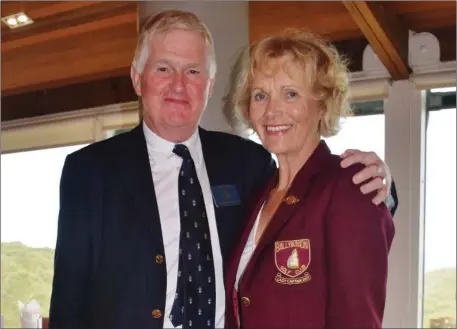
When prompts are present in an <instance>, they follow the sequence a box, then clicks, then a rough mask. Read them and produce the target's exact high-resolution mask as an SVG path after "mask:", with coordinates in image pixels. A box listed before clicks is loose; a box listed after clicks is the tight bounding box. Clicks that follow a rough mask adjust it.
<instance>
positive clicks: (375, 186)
mask: <svg viewBox="0 0 457 329" xmlns="http://www.w3.org/2000/svg"><path fill="white" fill-rule="evenodd" d="M382 188H384V183H383V181H382V178H380V177H376V178H375V179H372V180H370V181H369V182H368V183H366V184H363V185H362V186H361V187H360V191H362V193H363V194H368V193H371V192H375V191H378V190H381V189H382Z"/></svg>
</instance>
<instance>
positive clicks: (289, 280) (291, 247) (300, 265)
mask: <svg viewBox="0 0 457 329" xmlns="http://www.w3.org/2000/svg"><path fill="white" fill-rule="evenodd" d="M310 262H311V243H310V241H309V239H301V240H287V241H277V242H275V263H276V268H277V269H278V270H279V273H277V274H276V277H275V281H276V282H277V283H281V284H289V285H290V284H300V283H304V282H307V281H309V280H311V275H310V274H309V273H308V272H306V270H307V269H308V267H309V264H310Z"/></svg>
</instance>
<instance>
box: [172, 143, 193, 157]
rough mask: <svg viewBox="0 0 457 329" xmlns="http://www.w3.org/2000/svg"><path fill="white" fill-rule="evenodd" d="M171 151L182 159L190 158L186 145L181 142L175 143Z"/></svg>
mask: <svg viewBox="0 0 457 329" xmlns="http://www.w3.org/2000/svg"><path fill="white" fill-rule="evenodd" d="M173 153H174V154H176V155H179V156H180V157H181V158H183V159H189V158H190V153H189V149H188V148H187V146H186V145H183V144H176V145H175V147H174V149H173Z"/></svg>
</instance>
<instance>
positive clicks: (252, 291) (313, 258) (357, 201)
mask: <svg viewBox="0 0 457 329" xmlns="http://www.w3.org/2000/svg"><path fill="white" fill-rule="evenodd" d="M340 161H341V159H340V157H338V156H335V155H332V154H331V153H330V150H329V149H328V148H327V146H326V144H325V143H324V142H321V144H320V145H319V146H318V148H317V149H316V150H315V151H314V153H313V154H312V156H311V157H310V158H309V160H308V161H307V162H306V164H305V165H304V166H303V168H302V169H301V170H300V171H299V172H298V174H297V176H296V178H295V180H294V182H293V184H292V186H291V187H290V190H289V192H288V194H287V195H288V196H294V197H296V198H297V199H298V202H296V203H293V202H290V204H287V203H286V202H285V203H282V205H281V206H280V208H279V209H278V211H277V212H276V214H275V215H274V216H273V218H272V219H271V221H270V224H269V225H268V226H267V229H266V231H265V233H264V234H263V236H262V237H261V240H260V242H259V244H258V245H257V247H256V249H255V251H254V254H253V255H252V258H251V260H250V262H249V264H248V266H247V267H246V269H245V271H244V274H243V275H242V277H241V279H240V281H239V291H238V292H239V294H238V295H237V294H236V290H235V289H234V283H235V278H236V273H237V270H238V264H239V260H240V257H241V254H242V252H243V250H244V247H245V244H246V241H247V239H248V237H249V234H250V232H251V229H252V227H253V225H254V222H255V220H256V217H257V215H258V212H259V210H260V207H261V205H262V204H263V202H264V200H265V199H266V198H267V196H268V193H269V191H270V190H271V189H272V188H273V187H274V186H276V181H277V178H276V177H273V178H272V179H271V182H270V184H269V186H268V188H267V189H266V190H265V191H264V193H263V195H261V197H260V198H259V199H258V200H257V201H256V202H255V203H254V204H253V205H252V206H251V208H252V209H251V210H250V212H251V214H250V216H249V217H248V219H247V220H248V223H247V225H246V227H245V229H244V232H243V233H242V234H241V237H240V239H239V240H238V242H237V246H235V247H234V252H233V255H232V256H231V257H230V260H229V264H228V268H227V270H226V296H227V309H226V327H227V328H235V327H237V325H238V323H239V322H238V321H241V326H242V327H243V328H381V322H382V317H383V312H384V304H385V297H386V280H387V260H388V253H389V250H390V246H391V243H392V239H393V236H394V224H393V221H392V215H391V213H390V212H389V210H388V209H387V207H386V206H385V204H381V205H379V206H375V205H374V204H373V203H372V201H371V199H372V198H373V197H374V193H371V194H370V195H363V194H362V193H360V189H359V187H358V186H356V185H354V184H353V183H352V177H353V175H354V174H355V173H357V172H358V171H360V170H361V169H362V168H363V166H361V165H359V164H357V165H353V166H351V167H349V168H346V169H343V168H341V166H340ZM286 200H287V199H286ZM289 200H290V201H292V199H289ZM306 247H308V248H306ZM294 249H297V251H298V253H297V254H298V256H299V259H301V262H299V264H300V267H298V265H297V264H295V265H297V266H295V270H296V271H298V272H294V271H291V272H288V273H287V271H286V275H284V274H283V273H281V271H280V268H282V270H283V271H284V270H287V260H288V259H291V263H290V264H291V265H292V264H293V263H292V260H293V259H294V258H293V257H292V258H289V257H291V255H292V254H293V252H294ZM302 265H303V266H304V267H303V268H301V266H302ZM291 267H292V266H291ZM288 275H289V276H290V277H289V276H288ZM295 275H297V276H296V277H295V278H293V276H295ZM277 279H279V280H277ZM237 310H239V311H240V313H241V317H240V318H241V320H237V317H236V314H238V312H237ZM238 319H239V318H238Z"/></svg>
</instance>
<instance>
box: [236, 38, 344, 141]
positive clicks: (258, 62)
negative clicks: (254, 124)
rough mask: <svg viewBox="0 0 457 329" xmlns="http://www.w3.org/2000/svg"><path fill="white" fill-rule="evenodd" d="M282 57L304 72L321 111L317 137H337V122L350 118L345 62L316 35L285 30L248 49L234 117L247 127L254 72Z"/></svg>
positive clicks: (239, 75)
mask: <svg viewBox="0 0 457 329" xmlns="http://www.w3.org/2000/svg"><path fill="white" fill-rule="evenodd" d="M284 56H290V57H292V59H293V61H294V62H295V63H298V64H299V65H300V66H301V67H302V68H303V77H304V78H305V79H306V82H307V85H308V86H309V91H310V92H311V94H312V96H313V97H314V98H315V99H316V100H318V102H319V104H320V106H321V109H322V110H323V117H322V119H321V121H320V123H319V133H320V135H321V136H323V137H329V136H333V135H335V134H337V133H338V131H339V129H340V118H341V117H344V116H347V115H349V114H350V105H349V78H348V69H347V62H346V60H345V59H344V58H343V57H342V56H340V55H339V54H338V51H337V50H336V48H335V47H333V46H332V45H331V44H329V43H328V42H326V41H325V40H323V39H322V38H320V37H319V36H317V35H316V34H312V33H309V32H306V31H302V30H295V29H293V30H292V29H288V30H286V31H284V32H283V33H281V34H279V35H274V36H270V37H267V38H265V39H263V40H261V41H259V42H256V43H254V44H252V45H251V46H250V47H249V48H248V49H247V51H246V52H245V54H244V58H243V59H242V60H243V61H244V62H243V64H242V66H241V69H240V73H239V74H238V77H237V80H236V86H235V90H234V92H233V96H232V100H231V103H232V106H233V107H234V108H235V111H236V112H235V113H236V117H237V118H238V119H241V120H242V121H243V122H244V123H245V124H247V125H248V126H249V127H250V124H249V119H248V118H249V105H250V102H251V88H252V82H253V78H254V76H255V74H256V73H257V72H262V71H263V70H265V68H267V67H270V65H269V64H271V60H279V59H281V58H283V57H284Z"/></svg>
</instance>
